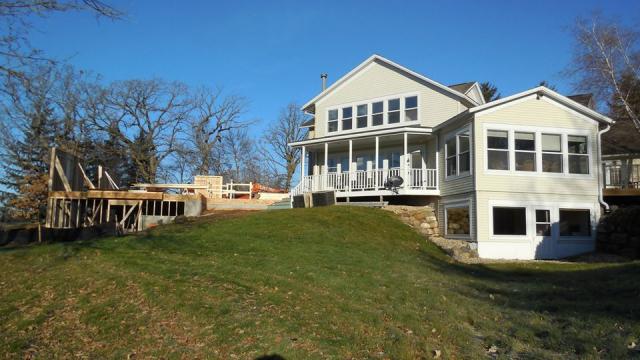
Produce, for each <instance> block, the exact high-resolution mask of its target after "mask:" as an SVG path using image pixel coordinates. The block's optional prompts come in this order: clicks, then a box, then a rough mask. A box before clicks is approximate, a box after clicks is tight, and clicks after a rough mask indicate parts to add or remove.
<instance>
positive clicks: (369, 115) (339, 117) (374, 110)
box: [327, 96, 418, 132]
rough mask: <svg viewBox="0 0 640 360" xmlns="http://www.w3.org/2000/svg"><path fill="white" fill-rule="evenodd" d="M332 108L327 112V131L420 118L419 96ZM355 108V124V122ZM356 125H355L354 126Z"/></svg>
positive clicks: (346, 129)
mask: <svg viewBox="0 0 640 360" xmlns="http://www.w3.org/2000/svg"><path fill="white" fill-rule="evenodd" d="M403 100H404V101H401V98H400V97H397V98H392V99H387V100H381V101H376V102H372V103H369V104H360V105H355V106H343V107H340V108H338V109H330V110H328V113H327V131H328V132H337V131H349V130H353V129H354V128H355V129H363V128H367V127H372V126H380V125H386V124H397V123H400V122H405V121H417V120H418V97H417V96H406V97H404V98H403ZM354 108H355V124H354ZM354 125H355V127H354Z"/></svg>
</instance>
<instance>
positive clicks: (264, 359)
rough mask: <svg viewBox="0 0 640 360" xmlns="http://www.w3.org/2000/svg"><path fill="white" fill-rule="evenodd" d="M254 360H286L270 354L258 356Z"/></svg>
mask: <svg viewBox="0 0 640 360" xmlns="http://www.w3.org/2000/svg"><path fill="white" fill-rule="evenodd" d="M255 360H286V359H285V358H284V357H282V356H280V355H278V354H271V355H262V356H258V357H257V358H256V359H255Z"/></svg>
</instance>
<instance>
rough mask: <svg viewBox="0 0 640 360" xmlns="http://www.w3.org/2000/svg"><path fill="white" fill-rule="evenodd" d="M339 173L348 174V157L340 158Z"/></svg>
mask: <svg viewBox="0 0 640 360" xmlns="http://www.w3.org/2000/svg"><path fill="white" fill-rule="evenodd" d="M340 171H342V172H349V157H348V156H343V157H341V158H340Z"/></svg>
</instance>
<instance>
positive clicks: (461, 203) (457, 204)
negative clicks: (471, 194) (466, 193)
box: [442, 198, 474, 240]
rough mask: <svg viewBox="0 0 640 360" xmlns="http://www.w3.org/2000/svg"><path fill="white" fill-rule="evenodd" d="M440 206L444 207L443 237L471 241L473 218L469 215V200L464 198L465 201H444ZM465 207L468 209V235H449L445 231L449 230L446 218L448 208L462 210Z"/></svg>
mask: <svg viewBox="0 0 640 360" xmlns="http://www.w3.org/2000/svg"><path fill="white" fill-rule="evenodd" d="M442 205H443V206H444V235H445V236H446V237H447V238H451V239H465V240H471V239H472V238H473V237H472V234H473V231H474V223H473V216H472V213H471V198H466V199H460V200H451V201H444V202H443V203H442ZM463 207H466V208H467V209H469V234H468V235H463V234H452V235H449V234H448V233H447V229H448V228H449V224H448V222H449V219H448V218H447V209H450V208H463Z"/></svg>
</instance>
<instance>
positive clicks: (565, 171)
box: [482, 123, 596, 179]
mask: <svg viewBox="0 0 640 360" xmlns="http://www.w3.org/2000/svg"><path fill="white" fill-rule="evenodd" d="M491 130H493V131H507V132H508V133H509V135H508V136H509V170H494V169H489V151H488V150H489V148H488V140H487V133H488V131H491ZM516 132H530V133H531V132H532V133H535V134H536V135H535V138H536V171H520V170H516V169H515V161H516V160H515V133H516ZM541 134H549V135H560V136H561V141H562V143H561V145H562V172H561V173H552V172H543V171H542V137H541ZM569 135H575V136H586V137H587V155H588V156H589V174H571V173H569V154H568V143H567V137H568V136H569ZM482 136H483V141H484V155H483V156H484V174H485V175H515V176H536V177H554V178H570V179H594V178H595V172H596V169H594V165H593V156H594V154H593V151H594V149H593V143H592V140H593V133H592V131H591V130H584V129H567V128H552V127H538V126H516V125H506V124H489V123H486V124H484V125H483V134H482Z"/></svg>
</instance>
